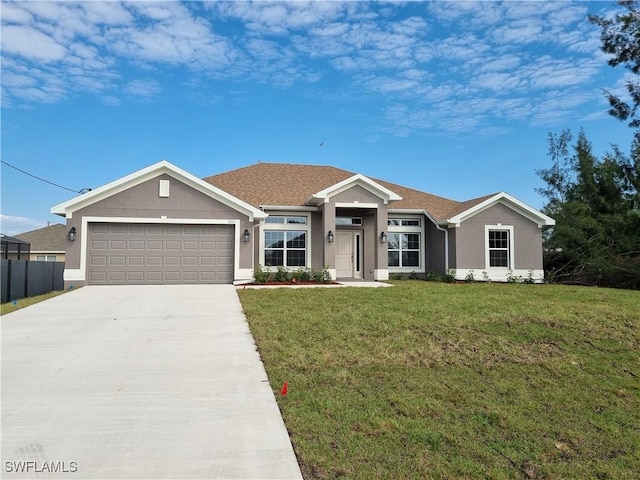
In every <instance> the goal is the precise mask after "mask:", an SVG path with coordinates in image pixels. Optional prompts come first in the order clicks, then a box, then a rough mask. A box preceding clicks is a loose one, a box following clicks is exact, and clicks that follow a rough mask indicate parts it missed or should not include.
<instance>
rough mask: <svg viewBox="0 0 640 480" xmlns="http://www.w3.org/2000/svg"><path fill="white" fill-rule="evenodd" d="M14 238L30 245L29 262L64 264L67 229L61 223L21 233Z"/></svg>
mask: <svg viewBox="0 0 640 480" xmlns="http://www.w3.org/2000/svg"><path fill="white" fill-rule="evenodd" d="M16 238H18V239H20V240H23V241H25V242H28V243H30V244H31V253H30V255H29V260H36V261H39V262H64V256H65V251H64V249H65V248H66V246H67V227H66V225H63V224H62V223H56V224H55V225H47V226H46V227H43V228H38V229H37V230H31V231H30V232H25V233H21V234H19V235H16Z"/></svg>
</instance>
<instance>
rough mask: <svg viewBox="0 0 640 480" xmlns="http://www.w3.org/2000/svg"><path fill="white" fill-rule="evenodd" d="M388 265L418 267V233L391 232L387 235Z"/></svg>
mask: <svg viewBox="0 0 640 480" xmlns="http://www.w3.org/2000/svg"><path fill="white" fill-rule="evenodd" d="M387 242H388V245H387V248H388V251H389V266H390V267H400V268H406V267H416V268H419V267H420V234H419V233H392V232H389V234H388V235H387Z"/></svg>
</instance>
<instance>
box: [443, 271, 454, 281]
mask: <svg viewBox="0 0 640 480" xmlns="http://www.w3.org/2000/svg"><path fill="white" fill-rule="evenodd" d="M455 279H456V271H455V269H453V268H447V271H446V273H445V274H444V281H445V282H446V283H453V282H454V281H455Z"/></svg>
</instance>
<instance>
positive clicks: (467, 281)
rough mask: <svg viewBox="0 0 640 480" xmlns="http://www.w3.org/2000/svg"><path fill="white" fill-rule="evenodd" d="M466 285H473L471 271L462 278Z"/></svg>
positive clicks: (473, 280) (473, 279)
mask: <svg viewBox="0 0 640 480" xmlns="http://www.w3.org/2000/svg"><path fill="white" fill-rule="evenodd" d="M464 281H465V282H466V283H473V282H475V281H476V279H475V278H474V277H473V270H469V273H467V275H466V276H465V277H464Z"/></svg>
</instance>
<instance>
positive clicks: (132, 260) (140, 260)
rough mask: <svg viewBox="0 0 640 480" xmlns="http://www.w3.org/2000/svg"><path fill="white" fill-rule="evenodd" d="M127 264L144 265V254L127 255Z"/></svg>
mask: <svg viewBox="0 0 640 480" xmlns="http://www.w3.org/2000/svg"><path fill="white" fill-rule="evenodd" d="M129 265H133V266H141V265H144V256H142V255H135V256H134V255H131V256H130V257H129Z"/></svg>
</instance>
